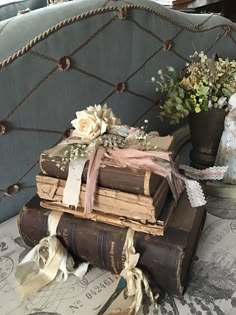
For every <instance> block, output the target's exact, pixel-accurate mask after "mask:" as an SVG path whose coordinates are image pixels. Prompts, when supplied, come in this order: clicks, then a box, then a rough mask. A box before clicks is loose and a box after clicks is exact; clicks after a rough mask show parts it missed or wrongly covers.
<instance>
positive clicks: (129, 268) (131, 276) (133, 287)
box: [120, 229, 156, 315]
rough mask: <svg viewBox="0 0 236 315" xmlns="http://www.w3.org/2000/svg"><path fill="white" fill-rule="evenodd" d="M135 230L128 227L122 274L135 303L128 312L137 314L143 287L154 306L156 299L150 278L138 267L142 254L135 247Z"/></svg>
mask: <svg viewBox="0 0 236 315" xmlns="http://www.w3.org/2000/svg"><path fill="white" fill-rule="evenodd" d="M133 244H134V230H132V229H128V232H127V236H126V241H125V245H124V249H123V252H124V254H125V257H126V260H125V263H124V269H123V270H122V271H121V273H120V275H121V276H122V277H124V279H125V280H126V282H127V293H128V296H130V297H133V303H132V304H131V306H130V307H129V312H128V314H132V315H133V314H134V315H135V314H137V313H138V311H139V310H140V308H141V306H142V303H143V288H144V290H145V293H146V295H147V297H148V298H149V299H150V300H151V302H152V304H153V305H154V307H156V305H155V301H154V297H153V293H152V291H151V288H150V286H149V283H148V280H147V278H146V276H145V274H144V273H143V272H142V270H141V269H139V268H137V267H136V265H137V263H138V261H139V257H140V254H139V253H135V248H134V245H133Z"/></svg>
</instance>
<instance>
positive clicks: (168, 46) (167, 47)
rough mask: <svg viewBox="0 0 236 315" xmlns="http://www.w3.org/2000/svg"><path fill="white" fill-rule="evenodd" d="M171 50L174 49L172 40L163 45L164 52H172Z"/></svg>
mask: <svg viewBox="0 0 236 315" xmlns="http://www.w3.org/2000/svg"><path fill="white" fill-rule="evenodd" d="M171 48H172V41H171V40H166V41H165V42H164V43H163V50H164V51H166V50H170V49H171Z"/></svg>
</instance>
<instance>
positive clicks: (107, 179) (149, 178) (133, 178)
mask: <svg viewBox="0 0 236 315" xmlns="http://www.w3.org/2000/svg"><path fill="white" fill-rule="evenodd" d="M88 163H89V162H87V163H86V164H85V168H84V171H83V173H82V183H86V181H87V171H88ZM68 167H69V164H68V163H63V162H62V157H60V156H52V155H50V150H46V151H43V152H42V154H41V155H40V169H41V171H42V173H43V174H44V175H48V176H50V177H55V178H60V179H67V176H68ZM161 180H162V178H161V177H160V176H159V175H156V174H153V173H151V172H149V171H144V170H133V169H130V168H128V167H114V166H110V165H106V164H102V165H101V167H100V171H99V175H98V181H97V184H98V186H100V187H105V188H110V189H115V190H120V191H125V192H129V193H133V194H140V195H146V196H152V195H153V194H154V192H155V190H156V188H157V187H158V186H159V184H160V182H161Z"/></svg>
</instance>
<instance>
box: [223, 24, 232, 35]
mask: <svg viewBox="0 0 236 315" xmlns="http://www.w3.org/2000/svg"><path fill="white" fill-rule="evenodd" d="M223 29H224V36H228V35H229V34H230V32H231V27H230V26H229V25H227V26H224V27H223Z"/></svg>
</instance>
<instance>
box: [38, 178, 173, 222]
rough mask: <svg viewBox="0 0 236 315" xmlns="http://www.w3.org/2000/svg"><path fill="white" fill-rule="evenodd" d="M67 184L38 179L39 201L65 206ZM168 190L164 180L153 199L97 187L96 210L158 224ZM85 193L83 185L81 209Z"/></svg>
mask: <svg viewBox="0 0 236 315" xmlns="http://www.w3.org/2000/svg"><path fill="white" fill-rule="evenodd" d="M65 185H66V181H65V180H63V179H58V178H53V177H49V176H45V175H37V176H36V186H37V193H38V195H39V197H40V198H42V199H45V200H49V201H55V202H58V203H61V204H62V201H63V192H64V188H65ZM169 190H170V188H169V184H168V182H167V180H166V179H162V181H161V183H160V185H159V187H158V189H157V190H156V191H155V194H154V196H153V197H148V196H143V195H137V194H131V193H127V192H122V191H119V190H112V189H108V188H102V187H97V188H96V194H95V199H94V206H93V210H96V211H97V212H102V213H109V214H113V215H116V216H119V217H126V218H130V219H133V220H138V221H141V222H143V223H146V222H149V223H155V222H156V219H157V218H158V216H159V214H160V213H161V210H162V208H163V205H164V203H165V200H166V198H167V194H168V192H169ZM85 191H86V185H85V184H83V185H82V186H81V192H80V197H79V207H80V208H81V207H82V208H83V207H84V202H85ZM64 207H66V205H64ZM70 208H71V207H70Z"/></svg>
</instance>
